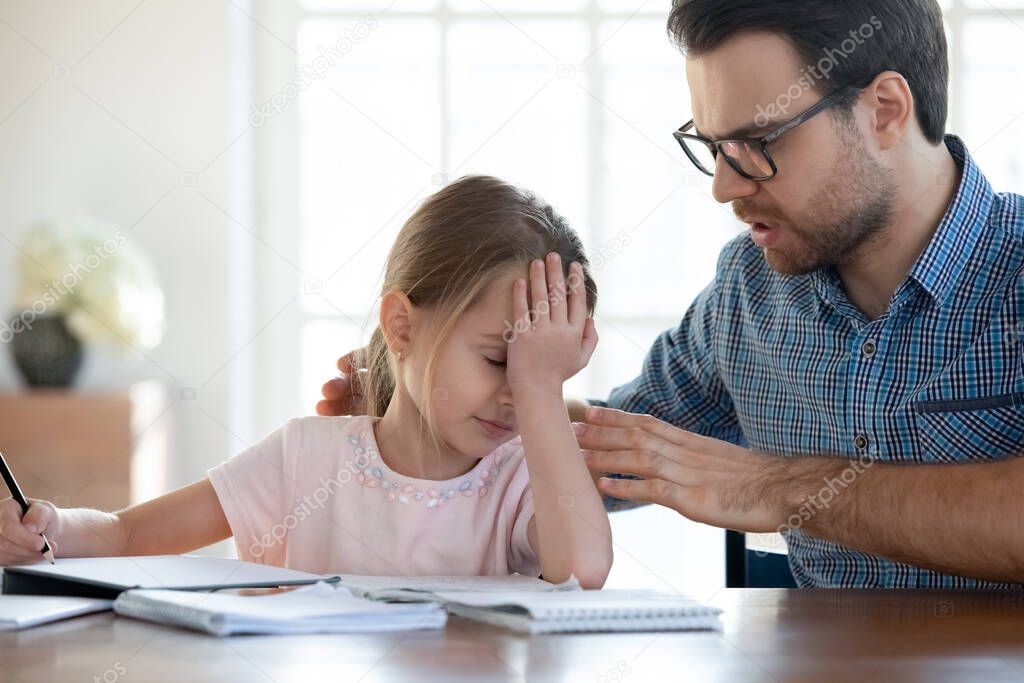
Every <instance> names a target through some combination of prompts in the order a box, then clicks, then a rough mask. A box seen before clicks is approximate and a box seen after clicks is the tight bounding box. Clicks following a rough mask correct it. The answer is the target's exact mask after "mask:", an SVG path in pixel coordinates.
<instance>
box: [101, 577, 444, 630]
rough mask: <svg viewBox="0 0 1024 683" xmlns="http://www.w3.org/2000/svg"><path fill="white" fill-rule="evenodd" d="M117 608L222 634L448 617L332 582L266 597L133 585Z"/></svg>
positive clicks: (413, 624)
mask: <svg viewBox="0 0 1024 683" xmlns="http://www.w3.org/2000/svg"><path fill="white" fill-rule="evenodd" d="M114 611H115V612H117V613H118V614H122V615H125V616H129V617H135V618H138V619H146V620H149V621H155V622H158V623H162V624H174V625H177V626H184V627H186V628H191V629H196V630H199V631H206V632H208V633H212V634H214V635H217V636H227V635H232V634H238V633H262V634H268V633H276V634H300V633H369V632H374V631H408V630H415V629H436V628H442V627H443V626H444V624H445V621H446V620H447V614H445V612H444V610H443V609H442V608H441V607H440V606H439V605H436V604H431V603H421V604H408V605H388V604H382V603H377V602H371V601H369V600H364V599H362V598H358V597H355V596H353V595H352V594H351V593H350V592H349V591H348V590H346V589H345V588H342V587H336V586H331V585H329V584H326V583H317V584H314V585H312V586H306V587H303V588H298V589H295V590H289V591H285V592H280V593H275V594H271V595H260V596H244V595H234V594H227V593H195V592H190V591H172V590H131V591H127V592H125V593H122V594H121V595H120V596H119V597H118V598H117V600H116V601H115V602H114Z"/></svg>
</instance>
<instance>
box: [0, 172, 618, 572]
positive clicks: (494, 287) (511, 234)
mask: <svg viewBox="0 0 1024 683" xmlns="http://www.w3.org/2000/svg"><path fill="white" fill-rule="evenodd" d="M595 298H596V287H595V285H594V283H593V280H592V279H591V277H590V275H589V273H588V272H587V260H586V257H585V256H584V254H583V250H582V247H581V244H580V241H579V238H578V237H577V236H576V234H575V233H574V232H573V231H572V230H571V229H570V228H569V227H568V226H567V225H566V223H565V221H564V219H562V218H561V217H560V216H559V215H558V214H556V213H555V212H554V210H553V209H552V208H551V206H549V205H548V204H546V203H545V202H543V201H542V200H540V199H539V198H537V197H536V196H535V195H533V194H532V193H529V192H526V191H524V190H522V189H519V188H517V187H514V186H511V185H508V184H506V183H504V182H501V181H500V180H497V179H495V178H489V177H479V176H477V177H466V178H463V179H461V180H459V181H457V182H455V183H452V184H451V185H449V186H448V187H446V188H444V189H443V190H441V191H440V192H438V193H437V194H435V195H433V196H432V197H430V198H429V199H427V200H426V201H425V202H424V203H423V205H422V206H421V207H420V208H419V209H418V210H417V211H416V213H415V214H413V216H412V217H411V218H410V219H409V220H408V221H407V222H406V224H405V225H404V227H403V228H402V230H401V232H400V233H399V235H398V239H397V240H396V242H395V244H394V246H393V247H392V249H391V253H390V255H389V257H388V262H387V268H386V272H385V277H384V286H383V293H382V296H381V306H380V321H379V327H378V328H377V329H376V331H374V333H373V335H372V337H371V340H370V343H369V347H368V349H367V350H366V359H365V363H366V369H367V373H366V379H365V386H363V387H362V389H363V395H364V396H365V398H366V401H367V409H368V413H369V414H368V415H366V416H359V417H303V418H297V419H292V420H290V421H289V422H288V423H287V424H285V425H284V427H282V428H281V429H279V430H277V431H276V432H274V433H272V434H271V435H270V436H268V437H266V438H265V439H264V440H263V441H261V442H259V443H258V444H256V445H254V446H252V447H251V448H249V449H248V450H246V451H244V452H242V453H240V454H239V455H237V456H235V457H234V458H231V459H230V460H228V461H227V462H224V463H222V464H221V465H219V466H217V467H215V468H213V469H212V470H210V471H209V473H208V478H206V479H203V480H201V481H199V482H196V483H195V484H192V485H190V486H187V487H185V488H182V489H179V490H177V491H174V492H171V493H168V494H167V495H164V496H162V497H160V498H156V499H154V500H151V501H148V502H146V503H142V504H140V505H136V506H133V507H129V508H127V509H125V510H122V511H120V512H114V513H104V512H99V511H96V510H86V509H58V508H56V507H54V506H53V505H52V504H51V503H49V502H45V501H34V502H33V503H32V506H31V507H30V509H29V511H28V512H27V513H26V514H25V516H24V518H22V517H21V516H20V510H19V508H18V506H17V504H15V503H14V501H13V500H11V499H7V500H5V501H3V502H2V503H0V564H3V565H8V564H15V563H23V562H37V561H39V560H40V555H39V551H40V549H41V547H42V544H43V541H42V538H41V537H40V535H39V534H41V533H42V534H45V535H46V537H47V538H48V539H49V540H50V543H51V545H52V546H53V547H54V550H55V552H56V553H57V555H58V557H60V556H64V557H72V556H97V555H107V556H109V555H148V554H174V553H183V552H188V551H191V550H195V549H197V548H201V547H203V546H206V545H209V544H211V543H215V542H217V541H220V540H222V539H224V538H227V537H229V536H234V538H235V544H236V546H237V549H238V556H239V557H240V558H241V559H244V560H249V561H253V562H263V563H267V564H274V565H280V566H286V567H291V568H295V569H302V570H305V571H310V572H316V573H353V574H378V575H432V574H453V575H500V574H510V573H513V572H519V573H522V574H526V575H532V576H537V575H543V577H544V578H545V579H547V580H549V581H554V582H560V581H564V580H566V579H568V578H569V577H570V576H571V575H575V576H576V577H577V578H578V579H579V581H580V583H581V584H582V585H583V586H584V587H589V588H595V587H600V586H601V585H603V583H604V580H605V578H606V577H607V575H608V571H609V568H610V566H611V561H612V551H611V533H610V529H609V525H608V518H607V515H606V513H605V511H604V507H603V505H602V503H601V498H600V495H599V494H598V492H597V490H596V489H595V487H594V485H593V481H592V479H591V476H590V474H589V473H588V470H587V468H586V466H585V465H584V461H583V458H582V457H581V454H580V449H579V446H578V445H577V443H576V438H575V435H574V434H573V431H572V427H571V424H570V422H569V418H568V414H567V412H566V408H565V403H564V401H563V399H562V384H563V382H564V381H565V380H566V379H568V378H570V377H572V376H573V375H575V374H576V373H577V372H578V371H579V370H580V369H581V368H583V367H584V366H585V365H586V364H587V362H588V361H589V359H590V356H591V354H592V353H593V350H594V347H595V345H596V344H597V335H596V333H595V330H594V323H593V320H592V319H591V317H590V316H591V315H592V314H593V309H594V302H595ZM517 434H518V435H519V436H518V437H517Z"/></svg>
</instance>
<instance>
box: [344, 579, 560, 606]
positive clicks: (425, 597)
mask: <svg viewBox="0 0 1024 683" xmlns="http://www.w3.org/2000/svg"><path fill="white" fill-rule="evenodd" d="M341 585H342V586H344V587H345V588H348V589H349V590H350V591H352V593H353V594H354V595H358V596H360V597H363V598H366V599H368V600H382V601H385V602H444V601H443V600H441V599H440V598H439V597H438V596H439V594H440V593H442V592H443V593H449V594H455V595H458V594H462V593H551V592H557V591H578V590H580V583H579V581H577V580H576V577H572V578H570V579H569V580H568V581H565V582H564V583H548V582H547V581H543V580H541V579H537V578H534V577H532V576H523V575H522V574H513V575H511V576H365V575H360V574H342V575H341Z"/></svg>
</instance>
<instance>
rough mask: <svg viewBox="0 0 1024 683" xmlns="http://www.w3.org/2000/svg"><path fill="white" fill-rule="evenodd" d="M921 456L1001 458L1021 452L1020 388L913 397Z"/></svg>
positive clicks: (1023, 407)
mask: <svg viewBox="0 0 1024 683" xmlns="http://www.w3.org/2000/svg"><path fill="white" fill-rule="evenodd" d="M915 410H916V412H917V425H918V435H919V437H920V440H921V459H922V460H924V461H930V462H965V461H971V460H976V461H984V460H1002V459H1004V458H1006V457H1008V456H1012V455H1024V392H1018V393H1009V394H1000V395H996V396H986V397H979V398H969V399H934V400H922V401H917V402H916V404H915Z"/></svg>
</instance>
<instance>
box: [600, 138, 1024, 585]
mask: <svg viewBox="0 0 1024 683" xmlns="http://www.w3.org/2000/svg"><path fill="white" fill-rule="evenodd" d="M946 146H947V147H948V148H949V151H950V152H951V153H952V155H953V157H954V159H955V160H956V162H957V164H958V165H959V166H960V167H961V168H962V169H963V177H962V181H961V183H960V187H959V190H958V192H957V194H956V197H955V199H954V200H953V203H952V204H951V205H950V207H949V209H948V211H947V213H946V216H945V218H944V219H943V220H942V222H941V223H940V225H939V226H938V229H937V231H936V233H935V235H934V237H933V238H932V240H931V243H930V244H929V246H928V247H927V248H926V249H925V251H924V253H923V254H922V255H921V257H920V258H919V259H918V261H917V263H916V264H915V265H914V267H913V269H912V270H911V272H910V274H909V275H908V276H907V278H906V279H905V280H904V281H903V283H902V284H901V285H900V286H899V288H898V289H897V290H896V292H895V294H894V295H893V298H892V302H891V304H890V307H889V310H888V312H886V313H885V314H884V315H882V316H881V317H880V318H878V319H877V320H874V321H872V320H869V319H868V318H867V317H866V316H865V315H864V314H863V313H861V312H860V311H859V310H858V309H857V308H856V307H854V306H853V305H852V304H851V303H850V301H849V300H848V299H847V297H846V294H845V293H844V290H843V287H842V284H841V281H840V279H839V277H838V275H837V273H836V271H835V269H827V270H821V271H817V272H814V273H811V274H808V275H802V276H796V277H791V276H784V275H781V274H779V273H776V272H775V271H773V270H771V268H769V266H768V264H767V262H766V261H765V258H764V256H763V254H762V253H761V250H760V249H759V248H758V247H757V246H756V245H754V243H753V242H752V241H751V240H750V238H749V236H748V235H743V236H741V237H739V238H737V239H735V240H733V241H732V242H731V243H730V244H728V245H727V246H726V247H725V249H724V250H723V251H722V253H721V256H720V259H719V262H718V270H717V275H716V277H715V280H714V281H713V282H712V283H711V285H710V286H709V287H708V288H707V289H705V290H704V291H703V292H702V293H701V294H700V296H698V298H697V299H696V301H695V302H694V303H693V305H692V306H691V307H690V309H689V311H687V313H686V316H685V317H684V318H683V321H682V323H681V324H680V325H679V327H677V328H676V329H674V330H670V331H668V332H665V333H664V334H662V335H661V336H660V337H659V338H658V339H657V341H655V342H654V345H653V347H652V348H651V350H650V352H649V354H648V356H647V358H646V360H645V361H644V365H643V370H642V373H641V375H640V376H639V377H637V378H636V379H634V380H633V381H632V382H630V383H628V384H625V385H623V386H620V387H618V388H616V389H615V390H614V391H612V393H611V396H610V397H609V399H608V401H607V402H606V404H607V405H609V406H610V407H613V408H618V409H621V410H625V411H629V412H634V413H650V414H652V415H655V416H656V417H658V418H660V419H662V420H664V421H666V422H669V423H672V424H674V425H677V426H679V427H682V428H684V429H687V430H690V431H694V432H698V433H700V434H704V435H707V436H710V437H714V438H717V439H720V440H724V441H728V442H731V443H734V444H738V445H741V446H745V447H750V448H753V449H755V450H758V451H765V452H768V453H776V454H783V455H795V454H814V455H821V454H829V455H835V456H841V457H846V458H850V459H851V461H853V462H851V468H852V467H853V464H854V462H859V461H861V460H862V459H864V458H872V459H874V460H877V461H879V462H883V461H884V462H893V463H962V462H987V461H993V460H1000V459H1004V458H1007V457H1010V456H1014V455H1021V454H1024V360H1022V359H1024V197H1021V196H1019V195H1013V194H995V193H994V192H993V191H992V187H991V186H990V185H989V183H988V181H987V180H986V179H985V177H984V175H982V173H981V171H980V170H979V169H978V167H977V165H976V164H975V162H974V160H973V159H972V158H971V157H970V155H969V154H968V152H967V150H966V148H965V146H964V144H963V142H962V141H961V140H960V139H958V138H956V137H953V136H948V137H947V138H946ZM597 403H601V402H600V401H598V402H597ZM855 474H856V472H855V471H852V472H850V476H849V477H847V479H848V480H849V479H851V478H852V477H853V476H854V475H855ZM949 476H950V478H951V479H952V478H954V477H956V470H955V469H951V470H950V473H949ZM822 487H823V491H822V494H824V489H825V488H827V487H828V484H827V483H826V482H823V484H822ZM831 487H832V489H833V494H832V495H833V496H836V495H838V496H841V495H842V490H841V489H842V488H844V486H843V484H842V482H835V481H833V482H832V485H831ZM907 495H908V496H912V495H914V492H913V491H912V490H911V491H907ZM826 497H832V496H828V494H824V495H821V496H820V497H819V498H820V500H819V503H820V502H821V501H824V500H825V499H826ZM813 509H814V508H813V507H812V508H808V511H811V512H813ZM935 513H936V514H935V524H936V525H937V526H941V525H942V524H943V523H944V522H943V518H944V517H945V516H946V515H950V514H956V511H955V510H941V509H940V510H936V511H935ZM799 519H800V518H799V517H795V518H791V521H790V524H789V525H788V527H789V528H788V529H787V530H786V531H785V532H784V534H783V535H784V536H785V538H786V541H787V544H788V547H789V563H790V567H791V569H792V570H793V574H794V576H795V577H796V581H797V583H798V585H800V586H804V587H810V586H815V587H884V588H913V587H922V588H924V587H979V588H980V587H1005V586H1008V585H1009V584H998V583H993V582H987V581H980V580H976V579H970V578H965V577H960V576H950V575H944V574H941V573H938V572H934V571H931V570H928V569H923V568H920V567H915V566H910V565H907V564H902V563H899V562H893V561H891V560H888V559H885V558H883V557H879V556H875V555H869V554H865V553H862V552H859V551H857V550H853V549H851V548H847V547H844V546H842V545H838V544H836V543H832V542H830V541H827V540H824V539H822V538H816V537H814V536H811V535H809V534H807V533H805V532H804V531H802V530H801V529H800V528H799V526H800V521H799ZM897 523H898V522H897Z"/></svg>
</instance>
